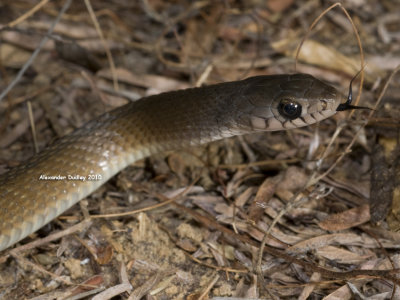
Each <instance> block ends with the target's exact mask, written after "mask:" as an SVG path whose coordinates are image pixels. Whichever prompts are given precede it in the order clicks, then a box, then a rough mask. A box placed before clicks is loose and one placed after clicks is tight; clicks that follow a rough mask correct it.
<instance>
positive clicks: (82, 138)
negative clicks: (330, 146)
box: [0, 73, 354, 251]
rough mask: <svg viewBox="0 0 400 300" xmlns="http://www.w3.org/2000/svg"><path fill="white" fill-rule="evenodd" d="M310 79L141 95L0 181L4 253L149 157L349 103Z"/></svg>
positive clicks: (309, 117) (274, 78)
mask: <svg viewBox="0 0 400 300" xmlns="http://www.w3.org/2000/svg"><path fill="white" fill-rule="evenodd" d="M343 101H346V97H345V96H344V95H343V94H342V93H341V92H339V91H338V90H337V89H336V88H334V87H333V86H331V85H329V84H327V83H325V82H323V81H321V80H319V79H317V78H315V77H313V76H312V75H308V74H302V73H300V74H281V75H260V76H255V77H249V78H247V79H244V80H239V81H232V82H224V83H219V84H215V85H208V86H202V87H197V88H189V89H184V90H178V91H172V92H165V93H161V94H158V95H152V96H147V97H143V98H141V99H139V100H137V101H134V102H129V103H128V104H125V105H123V106H120V107H118V108H115V109H113V110H111V111H109V112H106V113H104V114H102V115H100V116H98V117H97V118H94V119H93V120H91V121H89V122H87V123H86V124H85V125H83V126H82V127H80V128H78V129H76V130H75V131H73V132H72V133H71V134H69V135H66V136H64V137H62V138H60V139H59V140H58V141H56V142H55V143H53V144H51V145H49V146H48V147H47V148H45V149H44V150H43V151H41V152H39V153H38V154H36V155H34V156H32V157H31V158H30V159H28V160H27V161H26V162H24V163H21V164H20V165H18V166H17V167H15V168H11V169H10V170H9V171H8V172H6V173H5V174H2V175H1V176H0V251H2V250H4V249H6V248H8V247H10V246H12V245H14V244H15V243H17V242H19V241H20V240H21V239H23V238H25V237H26V236H28V235H29V234H31V233H34V232H35V231H37V230H38V229H40V228H41V227H42V226H44V225H45V224H47V223H49V222H50V221H51V220H53V219H54V218H56V217H58V216H59V215H60V214H62V213H63V212H65V211H66V210H67V209H68V208H70V207H71V206H72V205H74V204H75V203H77V202H78V201H80V200H81V199H83V198H85V197H86V196H88V195H89V194H91V193H92V192H93V191H94V190H96V189H97V188H99V187H100V186H101V185H103V184H104V183H105V182H106V181H107V180H108V179H110V178H111V177H112V176H114V175H115V174H116V173H118V172H119V171H121V170H122V169H124V168H125V167H127V166H128V165H130V164H132V163H133V162H135V161H137V160H140V159H143V158H145V157H147V156H150V155H153V154H155V153H159V152H165V151H172V150H178V149H182V148H186V147H190V146H196V145H201V144H205V143H209V142H211V141H215V140H219V139H223V138H228V137H231V136H236V135H243V134H248V133H253V132H261V131H278V130H289V129H293V128H299V127H303V126H307V125H311V124H314V123H316V122H319V121H322V120H324V119H326V118H329V117H331V116H332V115H334V114H335V113H336V112H337V111H340V110H345V109H346V107H351V108H354V106H351V105H350V102H351V93H349V96H348V98H347V102H344V103H343Z"/></svg>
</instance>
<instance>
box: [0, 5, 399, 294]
mask: <svg viewBox="0 0 400 300" xmlns="http://www.w3.org/2000/svg"><path fill="white" fill-rule="evenodd" d="M69 2H70V1H50V2H48V1H28V0H18V1H4V2H2V3H0V24H1V25H0V26H1V27H0V41H1V43H0V74H1V75H0V91H2V92H4V91H7V93H6V94H5V95H4V94H2V95H1V96H0V98H1V99H0V116H1V118H0V173H3V175H2V176H7V171H8V169H10V168H12V167H15V166H17V165H19V164H23V163H24V161H26V160H27V159H29V157H31V156H32V155H34V153H35V152H36V151H40V150H41V149H44V148H45V147H46V145H48V144H50V143H52V142H53V141H54V140H56V139H58V138H60V137H62V136H64V135H66V134H68V133H70V132H72V131H73V130H74V129H76V128H79V127H80V126H82V125H83V124H84V123H85V122H87V121H88V120H90V119H92V118H94V117H96V116H98V115H100V114H101V113H103V112H106V111H108V110H111V109H112V108H115V107H118V106H121V105H123V104H125V103H127V102H129V101H134V100H137V99H139V98H141V97H144V96H147V95H151V94H158V93H161V92H164V91H168V90H176V89H182V88H187V87H193V86H201V85H209V84H213V83H219V82H224V81H232V80H239V79H243V78H246V77H249V76H255V75H268V74H281V73H294V72H295V50H296V48H297V46H298V45H300V42H301V40H302V39H303V38H305V37H306V36H307V34H308V33H309V28H310V26H311V24H312V22H313V21H314V20H315V19H316V18H317V17H318V15H319V14H321V13H322V12H323V11H324V9H326V8H328V7H329V6H330V5H331V4H333V2H330V1H293V0H285V1H277V0H269V1H256V0H254V1H231V0H227V1H184V0H174V1H162V0H141V1H126V0H120V1H89V0H88V1H72V3H71V5H69V6H68V4H69ZM38 4H43V5H39V7H38V8H39V9H38V10H37V11H36V12H34V13H32V14H30V12H33V11H32V9H33V8H34V7H35V5H38ZM342 4H343V7H344V8H345V9H347V11H348V12H349V15H350V16H351V18H352V20H353V22H354V25H355V26H356V28H357V30H358V33H359V35H360V38H361V42H362V46H363V51H364V56H365V62H364V64H363V63H362V61H361V59H360V54H359V48H358V44H357V39H356V37H355V34H354V31H353V28H352V25H351V23H350V22H349V21H348V20H347V19H346V17H345V15H344V13H343V11H342V9H341V7H339V6H338V7H335V8H334V9H333V10H332V11H330V12H329V13H328V14H327V15H325V16H324V17H323V18H322V19H321V20H320V22H319V23H318V24H317V25H316V26H315V27H314V28H313V29H312V30H311V34H310V36H309V37H308V39H307V40H306V41H305V42H304V43H303V44H302V48H301V52H300V55H299V57H298V63H297V67H296V72H302V73H310V74H312V75H313V76H315V77H318V78H319V79H321V80H323V81H325V82H327V83H329V84H331V85H332V86H334V87H335V88H337V89H338V90H340V91H341V92H342V93H343V94H347V92H348V87H349V82H350V80H351V79H352V78H353V77H354V76H355V75H356V74H357V72H358V71H359V70H360V69H361V68H362V66H364V69H363V70H364V89H363V92H362V96H361V98H360V102H359V105H362V106H367V107H370V108H374V110H357V111H354V112H341V113H338V114H336V115H335V116H333V117H332V118H329V119H327V120H325V121H323V122H321V123H320V124H318V125H313V126H309V127H304V128H299V129H295V130H292V131H283V132H267V133H257V134H252V135H248V136H243V137H235V138H230V139H225V140H221V141H218V142H213V143H211V144H208V145H205V146H201V147H194V148H185V149H182V150H180V151H175V152H169V153H160V154H157V155H154V156H151V157H149V158H146V159H144V160H141V161H137V162H136V163H135V164H133V165H132V166H130V167H128V168H127V169H125V170H123V171H121V172H120V173H119V174H118V175H116V176H115V177H114V178H112V179H111V180H110V181H109V182H107V183H106V184H105V185H103V186H102V187H101V188H99V189H98V190H96V191H95V192H94V193H92V194H91V195H90V196H89V197H87V198H86V199H84V200H82V201H81V202H80V204H79V205H75V206H74V207H72V208H71V209H69V210H68V211H66V212H65V213H64V214H63V215H62V216H60V217H59V218H57V219H56V220H54V221H53V222H51V223H50V224H48V225H46V226H45V227H43V228H42V229H40V230H39V231H38V232H36V233H34V234H32V235H31V236H29V237H28V238H26V239H24V240H23V241H21V242H20V243H18V244H17V245H16V246H14V247H13V248H12V249H6V250H4V251H2V252H1V253H0V299H92V298H93V297H94V298H93V299H109V298H111V297H114V298H113V299H142V298H143V299H212V298H213V297H226V298H229V297H236V298H235V299H237V298H239V299H248V298H260V299H322V298H324V297H325V298H324V299H353V298H356V299H358V298H360V299H367V298H368V297H370V298H368V299H390V298H392V299H398V298H400V293H399V291H398V286H399V283H400V279H398V275H397V271H396V269H398V268H399V262H400V255H399V254H400V252H399V248H400V234H399V232H398V230H399V221H398V219H399V215H400V214H399V211H400V210H399V207H400V204H399V203H400V188H399V187H400V157H399V153H400V151H399V145H398V142H399V124H400V122H399V113H400V112H399V110H400V108H399V91H400V79H399V78H400V77H399V75H395V76H394V77H393V78H391V80H390V85H389V87H388V88H387V89H386V90H385V89H384V88H383V87H384V85H385V83H386V82H387V81H388V79H389V75H390V74H391V72H392V71H393V70H394V69H395V68H396V66H397V65H399V64H400V47H399V45H400V42H399V40H400V34H399V32H400V27H399V23H398V14H399V13H400V4H399V3H397V2H395V1H372V0H371V1H367V0H357V1H356V0H352V1H343V2H342ZM63 8H67V10H66V11H65V13H63V14H62V16H61V18H60V19H59V20H57V19H56V18H57V16H58V15H60V12H61V11H62V9H63ZM54 24H56V26H55V27H54V28H52V26H53V25H54ZM49 30H50V32H49ZM45 37H48V39H49V40H48V42H46V43H45V44H44V46H43V47H42V48H41V51H40V52H39V54H38V55H37V57H36V58H35V59H34V60H33V61H32V62H31V63H30V62H29V58H30V57H31V55H32V53H33V52H34V51H35V49H38V47H39V44H40V42H41V41H42V40H43V39H44V38H45ZM23 66H28V68H27V69H26V71H25V72H24V73H23V76H22V77H21V78H20V79H19V80H18V81H17V84H16V85H15V86H13V87H12V88H11V89H10V90H9V91H8V90H7V89H6V88H7V87H8V86H9V85H10V84H11V83H12V82H13V81H14V80H15V78H16V77H17V74H18V72H19V71H20V70H21V69H22V68H23ZM360 77H361V76H359V77H357V79H356V81H355V82H354V84H353V90H354V93H355V96H356V95H357V94H358V92H357V89H358V87H359V82H360V80H359V78H360ZM381 94H382V95H383V98H382V99H380V96H381ZM354 98H355V97H354ZM32 124H34V126H32ZM163 202H164V203H163ZM0 222H1V220H0ZM41 238H43V240H40V239H41ZM30 242H36V243H35V244H30ZM261 254H262V255H261ZM219 299H220V298H219Z"/></svg>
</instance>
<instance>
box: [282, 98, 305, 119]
mask: <svg viewBox="0 0 400 300" xmlns="http://www.w3.org/2000/svg"><path fill="white" fill-rule="evenodd" d="M278 111H279V113H280V114H281V115H282V116H283V117H285V118H287V119H289V120H294V119H297V118H298V117H300V116H301V105H300V104H299V103H298V102H296V101H293V100H290V99H282V100H281V102H279V105H278Z"/></svg>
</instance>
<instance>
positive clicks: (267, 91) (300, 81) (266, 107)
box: [241, 74, 345, 131]
mask: <svg viewBox="0 0 400 300" xmlns="http://www.w3.org/2000/svg"><path fill="white" fill-rule="evenodd" d="M243 82H244V88H243V89H242V93H241V96H242V98H243V99H246V101H247V103H246V104H243V106H244V105H249V103H250V107H251V108H252V109H251V110H248V109H247V111H246V114H243V115H242V116H241V122H243V124H244V123H245V122H246V123H247V125H248V126H249V127H250V128H251V130H258V131H276V130H287V129H291V128H298V127H303V126H307V125H311V124H314V123H316V122H319V121H322V120H324V119H326V118H328V117H330V116H332V115H334V114H335V113H336V112H337V108H338V107H339V106H340V104H341V103H342V102H343V101H344V99H345V97H344V96H343V95H342V94H341V93H340V92H339V91H338V90H336V89H335V88H334V87H332V86H330V85H328V84H326V83H324V82H322V81H320V80H318V79H316V78H315V77H313V76H311V75H308V74H294V75H272V76H257V77H251V78H248V79H246V80H244V81H243ZM246 118H247V120H246Z"/></svg>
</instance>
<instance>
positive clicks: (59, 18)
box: [0, 0, 72, 102]
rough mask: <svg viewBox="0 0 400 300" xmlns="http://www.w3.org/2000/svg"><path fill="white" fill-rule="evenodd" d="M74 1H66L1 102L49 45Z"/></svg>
mask: <svg viewBox="0 0 400 300" xmlns="http://www.w3.org/2000/svg"><path fill="white" fill-rule="evenodd" d="M71 3H72V0H66V1H65V3H64V5H63V7H62V8H61V10H60V12H59V14H58V16H57V18H56V19H55V20H54V22H53V24H51V26H50V28H49V30H48V31H47V34H46V35H45V36H44V37H43V39H42V40H41V41H40V44H39V45H38V47H37V48H36V49H35V51H33V53H32V55H31V57H30V58H29V59H28V60H27V62H26V63H25V64H24V65H23V66H22V68H21V69H20V70H19V72H18V74H17V76H16V77H15V78H14V80H13V81H12V82H11V83H10V84H9V85H8V86H7V87H6V88H5V89H4V91H3V92H2V93H1V94H0V102H1V101H2V100H3V98H4V97H5V96H6V95H7V94H8V93H9V92H10V91H11V90H12V89H13V88H14V86H15V85H16V84H17V83H18V82H19V81H20V80H21V78H22V76H23V75H24V74H25V72H26V70H27V69H28V68H29V67H30V65H31V64H32V63H33V61H34V60H35V58H36V56H37V55H38V54H39V52H40V51H41V50H42V48H43V46H44V45H45V44H46V43H47V41H48V40H49V37H50V35H51V34H52V33H53V30H54V28H55V27H56V25H57V24H58V23H59V22H60V20H61V17H62V15H63V14H64V13H65V12H66V11H67V9H68V8H69V6H70V5H71Z"/></svg>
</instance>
